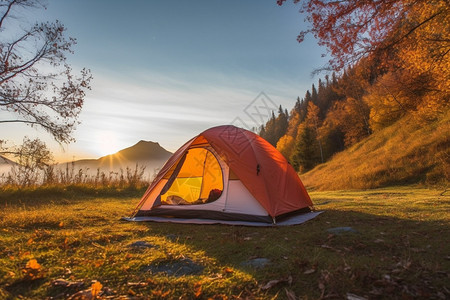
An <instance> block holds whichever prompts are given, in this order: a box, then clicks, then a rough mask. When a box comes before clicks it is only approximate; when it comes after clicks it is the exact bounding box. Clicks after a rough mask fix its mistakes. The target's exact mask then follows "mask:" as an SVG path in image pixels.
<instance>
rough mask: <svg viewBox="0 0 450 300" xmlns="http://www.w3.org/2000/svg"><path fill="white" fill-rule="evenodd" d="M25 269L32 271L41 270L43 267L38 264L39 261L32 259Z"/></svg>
mask: <svg viewBox="0 0 450 300" xmlns="http://www.w3.org/2000/svg"><path fill="white" fill-rule="evenodd" d="M25 268H27V269H32V270H39V269H40V268H41V265H40V264H39V263H38V262H37V260H35V259H30V260H29V261H28V262H27V264H26V265H25Z"/></svg>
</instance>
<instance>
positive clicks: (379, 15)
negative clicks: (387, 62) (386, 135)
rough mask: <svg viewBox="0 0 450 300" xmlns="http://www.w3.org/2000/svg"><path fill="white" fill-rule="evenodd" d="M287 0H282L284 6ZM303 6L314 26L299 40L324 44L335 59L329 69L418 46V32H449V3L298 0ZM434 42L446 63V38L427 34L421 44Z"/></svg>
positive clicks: (444, 0)
mask: <svg viewBox="0 0 450 300" xmlns="http://www.w3.org/2000/svg"><path fill="white" fill-rule="evenodd" d="M285 1H286V0H277V3H278V4H279V5H282V4H283V2H285ZM294 3H301V10H300V11H301V12H302V13H304V14H306V20H307V21H308V22H309V24H310V25H309V28H307V29H306V30H303V31H301V32H300V34H299V36H298V37H297V40H298V41H299V42H302V41H303V40H304V38H305V36H306V35H307V34H312V35H313V36H314V37H315V38H316V39H317V40H318V41H319V44H320V45H322V46H325V47H326V48H327V49H328V50H329V52H330V54H331V56H332V58H331V60H330V61H329V68H330V69H335V70H341V69H342V68H344V67H345V66H349V65H353V64H355V63H356V62H358V61H359V60H360V59H361V58H363V57H371V58H375V57H380V56H383V55H386V54H389V52H390V51H392V50H394V49H401V48H402V47H406V46H407V45H409V46H413V45H416V47H417V42H416V41H415V38H417V37H418V36H417V35H416V33H417V32H420V31H421V30H423V31H424V32H425V31H428V32H429V33H433V30H432V31H431V32H430V30H429V29H431V28H427V27H429V26H432V27H434V28H436V26H440V27H441V28H443V31H442V32H443V33H444V32H445V31H446V32H447V34H448V32H449V30H448V26H449V24H448V22H449V20H448V10H449V3H448V1H447V0H372V1H360V0H347V1H329V0H294ZM422 41H423V42H426V41H427V42H429V43H434V44H435V45H436V46H438V48H440V50H437V51H438V52H439V53H440V55H437V57H436V58H437V59H439V60H442V59H443V58H444V57H445V56H446V55H448V54H447V53H446V50H445V49H442V48H446V49H447V50H448V47H449V45H448V43H449V42H448V39H447V37H446V36H445V34H443V35H441V34H439V35H438V36H437V38H435V37H426V36H421V41H420V42H422Z"/></svg>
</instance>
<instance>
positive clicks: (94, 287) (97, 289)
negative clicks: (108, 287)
mask: <svg viewBox="0 0 450 300" xmlns="http://www.w3.org/2000/svg"><path fill="white" fill-rule="evenodd" d="M102 287H103V285H102V284H101V283H100V281H96V282H94V283H93V284H92V285H91V293H92V297H94V298H95V297H97V296H98V294H99V293H100V291H101V290H102Z"/></svg>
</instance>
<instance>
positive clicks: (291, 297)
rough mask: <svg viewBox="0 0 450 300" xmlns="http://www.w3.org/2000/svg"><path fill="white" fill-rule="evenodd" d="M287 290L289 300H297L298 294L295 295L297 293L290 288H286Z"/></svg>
mask: <svg viewBox="0 0 450 300" xmlns="http://www.w3.org/2000/svg"><path fill="white" fill-rule="evenodd" d="M284 290H285V291H286V298H287V299H288V300H297V296H295V293H294V292H293V291H290V290H288V289H284Z"/></svg>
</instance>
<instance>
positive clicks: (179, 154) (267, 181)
mask: <svg viewBox="0 0 450 300" xmlns="http://www.w3.org/2000/svg"><path fill="white" fill-rule="evenodd" d="M312 205H313V204H312V202H311V199H310V197H309V195H308V193H307V192H306V189H305V187H304V186H303V184H302V182H301V181H300V178H299V177H298V175H297V173H296V172H295V170H294V168H293V167H292V166H291V165H290V164H289V163H288V161H287V160H286V159H285V158H284V156H283V155H282V154H281V153H280V152H278V150H276V149H275V148H274V147H273V146H272V145H271V144H269V143H268V142H267V141H266V140H264V139H263V138H261V137H260V136H258V135H256V134H255V133H253V132H251V131H248V130H245V129H242V128H238V127H235V126H231V125H224V126H218V127H213V128H210V129H208V130H206V131H204V132H202V133H201V134H199V135H198V136H196V137H194V138H192V139H191V140H189V141H188V142H187V143H185V144H184V145H183V146H182V147H181V148H180V149H178V150H177V151H176V152H175V153H174V154H173V155H172V156H171V157H170V158H169V159H168V161H167V162H166V163H165V164H164V166H163V167H162V168H161V170H160V172H159V173H158V175H157V176H156V178H155V179H154V180H153V182H152V183H151V185H150V186H149V188H148V189H147V191H146V192H145V194H144V195H143V197H142V199H141V201H140V202H139V204H138V205H137V207H136V209H135V210H134V212H133V214H132V215H131V217H129V218H124V219H125V220H128V221H155V222H174V223H191V224H192V223H193V224H216V223H223V224H232V225H250V226H273V225H292V224H300V223H303V222H305V221H307V220H309V219H312V218H314V217H315V216H317V215H318V214H319V213H320V212H312V211H311V208H312Z"/></svg>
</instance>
